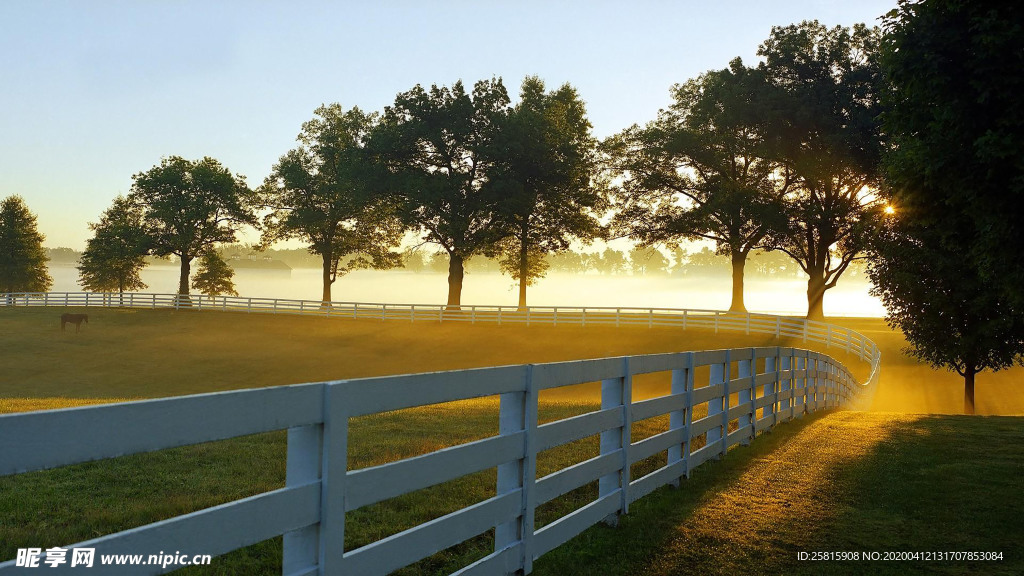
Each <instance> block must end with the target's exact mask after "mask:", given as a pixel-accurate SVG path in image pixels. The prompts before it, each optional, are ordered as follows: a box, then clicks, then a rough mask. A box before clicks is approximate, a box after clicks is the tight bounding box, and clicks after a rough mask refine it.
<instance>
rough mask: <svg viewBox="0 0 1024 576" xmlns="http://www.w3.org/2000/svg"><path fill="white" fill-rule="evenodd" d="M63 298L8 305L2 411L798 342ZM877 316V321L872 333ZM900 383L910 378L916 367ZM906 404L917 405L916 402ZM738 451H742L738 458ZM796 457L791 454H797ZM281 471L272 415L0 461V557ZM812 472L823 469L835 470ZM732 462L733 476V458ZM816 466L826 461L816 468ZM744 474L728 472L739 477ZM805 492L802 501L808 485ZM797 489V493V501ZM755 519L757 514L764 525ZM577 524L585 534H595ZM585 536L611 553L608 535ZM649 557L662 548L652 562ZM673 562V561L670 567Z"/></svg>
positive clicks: (483, 428)
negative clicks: (131, 449)
mask: <svg viewBox="0 0 1024 576" xmlns="http://www.w3.org/2000/svg"><path fill="white" fill-rule="evenodd" d="M63 311H64V310H56V309H14V310H12V309H0V346H2V347H0V350H4V351H5V352H2V353H0V363H2V365H3V367H4V370H3V372H2V373H0V413H2V412H17V411H26V410H36V409H51V408H57V407H65V406H75V405H82V404H89V403H102V402H109V401H120V400H123V399H129V398H144V397H160V396H171V395H179V394H189V393H197V392H208V391H216V390H227V389H236V388H249V387H258V386H269V385H277V384H292V383H297V382H304V381H322V380H332V379H341V378H353V377H363V376H378V375H386V374H399V373H410V372H423V371H431V370H447V369H457V368H468V367H476V366H491V365H501V364H517V363H526V362H547V361H559V360H570V359H578V358H594V357H605V356H614V355H625V354H641V353H653V352H673V351H680V350H699V349H714V348H727V347H739V346H770V345H777V344H778V345H793V346H800V345H801V343H800V342H799V341H798V340H791V341H784V342H781V343H780V342H776V341H775V340H774V339H773V338H771V337H766V336H744V335H743V334H727V333H723V334H718V335H716V334H714V333H711V332H707V331H687V332H684V331H681V330H679V329H668V328H657V329H647V328H639V327H630V328H614V327H598V328H595V327H586V328H582V327H565V326H559V327H551V326H531V327H524V326H507V325H506V326H493V325H476V326H473V325H466V324H458V325H453V324H444V325H437V324H433V323H417V324H411V323H410V324H406V323H402V322H375V321H365V320H363V321H350V320H341V319H322V318H302V317H289V316H256V315H254V316H249V315H245V314H237V313H216V312H194V311H181V312H174V311H145V310H100V309H90V310H88V313H89V314H90V320H91V323H90V324H89V325H88V326H83V330H82V332H81V333H79V334H75V333H74V332H68V333H61V332H60V330H59V325H58V322H57V321H56V320H57V318H58V317H59V312H63ZM850 323H851V324H853V326H852V327H854V328H856V329H858V330H862V331H864V332H866V333H869V336H870V337H872V338H875V339H876V341H877V342H879V344H880V345H882V346H883V355H884V358H886V362H887V364H885V365H884V366H885V370H888V369H889V368H888V362H893V363H894V366H895V367H897V368H900V369H906V370H909V371H911V373H912V374H916V376H908V378H909V377H916V378H917V380H916V384H914V385H916V386H917V387H918V388H920V389H922V390H924V389H925V388H926V387H927V385H928V382H929V378H932V377H934V375H935V374H936V373H935V372H933V371H931V370H928V369H926V368H922V367H919V366H915V365H913V364H911V363H907V362H906V359H905V357H902V356H900V355H899V354H898V350H899V347H900V346H901V345H902V343H901V338H899V337H898V336H896V335H893V334H892V333H891V332H889V331H888V330H887V329H885V328H884V325H883V324H882V323H881V321H878V320H867V321H865V320H853V321H850ZM872 330H874V331H875V332H877V333H870V331H872ZM816 348H817V349H822V350H823V348H822V347H816ZM831 352H833V353H834V352H835V350H831ZM837 356H838V357H839V358H840V359H843V360H844V361H845V362H847V364H848V365H849V366H850V367H851V368H852V369H854V370H855V372H856V373H858V374H859V375H861V376H863V375H864V374H866V371H865V367H864V366H863V365H862V364H860V363H859V362H857V361H856V360H854V359H853V358H846V357H845V356H843V355H842V354H837ZM901 358H902V360H901ZM885 370H883V386H882V390H880V391H879V394H878V395H877V396H876V398H878V399H881V401H889V400H886V399H887V396H886V394H887V393H888V392H887V390H888V388H887V387H890V386H892V387H895V386H898V385H899V383H896V382H887V381H886V380H885V378H886V371H885ZM705 371H706V369H705ZM702 378H706V375H704V374H703V373H701V372H698V379H699V380H700V379H702ZM634 384H635V397H636V398H638V399H639V398H644V397H650V396H655V395H660V394H664V393H666V392H667V391H668V382H667V379H666V378H664V377H661V378H658V377H639V378H637V379H636V381H635V383H634ZM983 386H984V384H983V383H981V382H979V407H982V406H991V404H985V402H986V401H984V400H981V398H984V397H985V395H986V394H988V393H989V392H990V390H986V389H985V388H984V387H983ZM905 387H906V389H907V390H912V389H913V386H911V385H906V386H905ZM551 392H554V393H551ZM597 392H598V387H597V386H595V385H589V386H577V387H571V388H568V389H565V390H561V391H547V392H545V393H544V394H542V397H541V400H542V406H541V414H540V418H541V421H550V420H554V419H559V418H564V417H567V416H571V415H574V414H578V413H581V412H583V411H587V410H592V409H594V407H595V406H596V403H595V402H596V400H597ZM924 393H925V394H930V392H927V391H926V392H924ZM1008 398H1009V399H1010V400H1009V402H1008V403H1007V404H1006V405H1005V406H1004V407H1006V408H1007V409H1008V410H1013V409H1014V408H1013V407H1014V406H1017V408H1016V411H1022V410H1021V409H1020V406H1024V401H1021V402H1020V404H1016V405H1015V404H1013V402H1016V401H1017V400H1014V397H1013V396H1008ZM907 405H908V406H909V407H913V404H907ZM664 420H665V419H664V418H662V419H652V420H651V421H649V422H646V423H642V424H638V425H636V426H635V427H634V430H633V436H634V440H637V439H640V438H643V437H646V436H648V435H651V434H654V433H657V432H658V431H661V430H664V429H665V426H666V422H665V421H664ZM799 429H800V424H793V425H791V426H788V427H783V428H782V429H780V431H777V432H775V433H774V434H773V435H769V436H768V437H762V439H759V440H758V443H759V444H758V443H755V445H758V446H762V448H760V449H758V450H756V451H751V452H750V454H765V453H770V454H771V456H770V458H769V457H767V456H765V461H770V460H777V461H779V462H781V463H789V462H790V461H791V460H793V459H792V458H791V453H790V451H789V450H788V449H786V450H783V451H781V452H777V454H776V451H777V449H778V448H779V447H780V446H782V441H783V440H784V439H785V438H786V434H787V432H785V431H784V430H790V431H792V430H799ZM496 432H497V401H496V399H494V398H485V399H479V400H469V401H463V402H457V403H450V404H447V405H442V406H428V407H422V408H417V409H411V410H403V411H399V412H392V413H387V414H380V415H372V416H368V417H364V418H359V419H356V420H355V421H353V423H352V434H351V436H350V462H349V466H350V467H351V468H361V467H364V466H372V465H377V464H380V463H384V462H389V461H393V460H397V459H400V458H405V457H409V456H413V455H416V454H420V453H423V452H426V451H431V450H436V449H438V448H441V447H444V446H450V445H454V444H458V443H462V442H467V441H471V440H475V439H478V438H482V437H486V436H489V435H491V434H494V433H496ZM822 433H827V434H832V433H835V434H837V435H838V436H837V438H838V437H841V436H842V434H843V433H845V431H844V430H831V429H825V430H816V431H815V433H814V435H811V436H808V441H807V442H806V444H807V446H808V449H810V450H812V451H813V450H815V449H816V448H817V446H818V445H819V444H820V446H821V447H822V450H824V451H825V453H826V456H827V455H829V454H831V451H832V450H835V449H848V450H852V449H853V448H854V447H855V446H856V445H864V443H865V442H868V439H867V437H865V438H862V441H861V442H860V444H858V443H857V442H853V443H852V444H851V446H847V447H844V446H840V445H838V444H837V443H839V441H838V440H835V441H833V440H828V439H825V440H823V439H822V437H821V436H820V434H822ZM801 434H802V433H801ZM860 434H867V433H866V432H861V433H860ZM833 444H837V445H835V446H833ZM765 447H767V448H765ZM596 450H597V438H596V437H592V438H589V439H585V440H583V441H580V442H576V443H573V444H572V445H569V446H565V447H561V448H559V449H555V450H550V451H547V452H545V453H543V454H542V455H541V456H540V457H539V459H538V472H539V473H540V474H541V475H543V474H545V473H548V472H550V471H553V470H555V469H558V468H561V467H564V466H566V465H570V464H572V463H575V462H579V461H582V460H584V459H586V458H589V457H591V456H593V455H596ZM745 452H746V451H743V450H739V451H734V452H732V453H730V456H729V458H728V459H726V461H725V462H723V463H719V464H714V465H712V466H711V468H712V470H714V469H715V468H716V467H717V468H718V469H719V470H720V471H721V470H723V468H722V466H723V465H724V466H725V468H724V470H725V471H726V472H728V471H729V470H733V468H732V467H734V466H740V467H746V466H749V465H751V461H749V460H747V459H745V458H746V457H744V456H742V454H744V453H745ZM733 454H735V455H736V456H734V455H733ZM787 454H789V455H787ZM851 454H852V453H851ZM832 456H835V455H832ZM832 456H830V457H832ZM760 457H761V456H758V458H760ZM835 457H838V456H835ZM734 460H735V461H736V462H737V464H727V463H728V462H732V461H734ZM794 462H796V463H797V464H798V463H799V459H797V460H795V461H794ZM656 464H657V463H656V462H653V461H652V462H644V463H638V464H637V465H636V469H635V470H634V477H636V476H638V475H640V474H642V473H644V471H645V470H650V469H652V468H653V466H655V465H656ZM283 472H284V434H283V433H272V434H266V435H258V436H253V437H247V438H239V439H233V440H228V441H224V442H217V443H211V444H205V445H201V446H196V447H185V448H180V449H173V450H165V451H161V452H158V453H154V454H141V455H136V456H129V457H125V458H118V459H114V460H111V461H105V462H100V463H89V464H83V465H78V466H72V467H67V468H65V469H59V470H54V471H45V472H39V473H33V474H27V475H20V476H15V477H7V478H0V531H2V533H0V542H2V543H3V545H2V546H0V558H6V557H11V556H12V554H13V550H14V549H15V548H17V547H18V546H22V547H24V546H38V545H44V546H50V545H56V544H66V543H70V542H74V541H78V540H82V539H85V538H90V537H94V536H96V535H98V534H105V533H110V532H115V531H118V530H122V529H126V528H130V527H133V526H138V525H141V524H145V523H148V522H152V521H155V520H158V519H160V518H166V517H170V516H174V515H178V514H182V513H186V512H189V511H192V510H197V509H201V508H205V507H209V506H212V505H216V504H219V503H222V502H225V501H229V500H233V499H237V498H241V497H244V496H248V495H251V494H255V493H259V492H263V491H267V490H271V489H274V488H276V487H279V486H280V485H281V484H282V483H283V481H284V477H283ZM811 472H813V474H826V472H827V470H826V469H818V470H816V471H814V470H812V471H811ZM811 472H806V471H805V473H811ZM750 474H752V475H753V476H751V478H750V481H752V482H754V483H765V482H766V483H768V484H769V485H771V484H772V483H773V482H776V483H782V484H785V485H788V484H794V485H795V486H800V485H801V484H800V482H799V481H797V480H799V479H798V478H796V479H792V478H789V479H787V478H776V477H774V476H771V475H769V474H768V473H767V472H764V471H760V472H758V471H756V470H754V469H753V468H751V472H750ZM718 476H720V474H719V473H714V474H711V475H710V476H706V475H705V472H704V469H703V468H702V469H701V470H699V471H698V475H697V476H696V477H695V479H694V480H691V481H690V482H688V483H687V484H686V485H687V486H688V487H689V489H688V490H686V491H677V492H676V493H683V492H686V493H688V494H695V495H696V496H700V497H703V496H701V495H702V494H703V491H704V490H705V488H704V487H705V486H708V485H709V484H702V482H704V481H702V480H700V478H705V479H706V478H717V477H718ZM826 476H827V474H826ZM723 477H724V478H729V475H728V474H726V475H725V476H723ZM813 477H814V478H815V479H818V476H813ZM823 477H825V476H823ZM789 480H792V482H789ZM493 486H494V472H493V470H491V471H484V472H482V473H480V474H477V475H474V476H472V477H469V478H464V479H460V480H456V481H453V482H449V483H446V484H443V485H440V486H437V487H433V488H428V489H426V490H423V491H420V492H417V493H414V494H411V495H407V496H404V497H401V498H396V499H393V500H391V501H388V502H385V503H381V504H378V505H374V506H372V507H368V508H366V509H363V510H359V511H356V512H354V513H352V515H351V517H350V526H349V527H348V528H347V530H346V535H347V544H348V545H349V547H351V546H355V545H359V544H362V543H366V542H369V541H372V540H375V539H378V538H380V537H382V536H386V535H387V534H392V533H394V532H396V531H398V530H401V529H402V528H405V527H408V526H412V525H415V524H416V523H419V522H422V521H424V520H428V519H430V518H435V517H437V516H439V515H441V514H444V513H446V512H449V511H451V510H454V509H457V508H460V507H462V506H465V505H466V504H468V503H472V502H474V501H479V500H482V499H484V498H486V497H488V495H491V494H493V489H494V488H493ZM733 489H735V487H730V488H729V490H733ZM595 493H596V487H595V486H587V487H584V488H582V489H580V490H578V491H575V492H573V493H570V494H568V495H566V496H564V497H562V498H561V499H560V500H559V501H556V502H553V503H552V504H548V505H546V506H545V507H542V508H541V509H540V510H539V511H538V522H539V525H543V524H545V523H546V522H548V521H550V520H551V519H553V518H555V517H558V516H560V515H562V514H564V513H566V512H567V511H569V510H572V509H574V508H576V507H578V506H580V505H582V503H585V502H587V501H589V500H590V499H592V498H593V496H594V494H595ZM809 493H810V492H806V491H805V492H800V491H799V490H797V491H795V492H792V493H791V494H790V493H787V494H788V496H786V497H787V498H794V499H797V498H804V499H806V498H808V497H810V496H808V494H809ZM747 496H748V497H749V498H746V499H744V498H739V497H737V498H731V497H730V498H729V502H728V504H729V506H727V508H730V509H731V508H738V507H741V506H743V505H744V504H745V503H746V506H747V507H748V508H749V507H750V506H751V504H750V502H757V501H758V500H757V499H758V498H759V496H758V492H757V491H756V490H755V491H753V492H750V493H747ZM653 498H654V500H653V502H659V501H660V500H658V499H659V498H662V496H655V497H653ZM644 502H646V501H644ZM770 502H772V503H774V502H775V500H771V501H770ZM798 502H799V503H803V504H806V502H805V500H798ZM54 503H56V505H55V504H54ZM765 505H768V504H765ZM637 506H638V510H643V509H644V507H645V506H650V505H649V504H645V503H643V502H642V503H640V504H638V505H637ZM756 506H763V505H761V504H757V505H756ZM768 506H769V508H770V505H768ZM783 507H784V508H785V506H784V503H783ZM792 507H793V504H792V503H791V504H790V507H789V508H792ZM812 510H818V509H812ZM762 512H763V514H762V515H763V516H765V520H764V521H765V522H767V521H768V520H769V519H771V518H773V517H778V518H782V517H783V516H779V515H775V516H773V515H772V514H770V510H762ZM724 513H725V512H723V511H722V510H718V511H715V510H713V509H709V510H708V511H707V512H706V515H705V516H702V518H704V519H705V521H706V522H707V525H708V526H709V527H710V526H712V525H714V524H715V518H717V517H718V516H716V515H717V514H724ZM762 529H763V528H756V529H755V528H751V530H755V532H756V530H762ZM747 534H748V535H749V533H747ZM698 536H699V534H698ZM582 541H583V542H584V545H585V543H586V542H587V541H588V538H584V539H583V540H582ZM489 542H490V541H489V540H488V537H487V536H484V537H482V538H478V539H475V540H473V541H470V542H469V543H467V544H466V545H463V546H461V547H457V548H456V549H453V550H451V551H448V552H446V553H441V554H439V555H437V556H435V557H433V558H431V559H428V560H427V561H425V562H424V563H422V564H421V565H419V566H417V567H414V568H411V569H409V570H407V571H406V573H411V574H415V573H434V572H438V571H445V570H448V571H450V570H452V569H454V568H455V567H457V566H459V565H461V564H462V563H464V561H465V560H466V559H467V558H468V559H472V558H475V557H479V556H480V555H482V554H485V553H486V552H487V550H488V549H489V546H490V544H489ZM790 544H791V542H790ZM784 545H788V544H786V542H783V545H780V549H781V547H784ZM641 548H642V547H641ZM581 554H582V555H583V556H587V554H596V555H598V556H600V555H602V554H603V551H602V550H598V551H596V552H581ZM667 561H668V560H666V562H667ZM215 564H217V565H218V566H219V567H216V566H215V567H214V568H215V570H213V572H211V573H216V572H218V571H219V572H221V573H247V574H258V573H268V574H270V573H275V572H277V571H279V566H280V541H279V540H277V541H270V542H267V543H262V544H259V545H256V546H253V547H249V548H247V549H244V550H242V551H239V552H236V553H233V554H231V555H229V556H228V557H226V558H223V559H219V560H218V561H217V562H216V563H215ZM627 564H628V563H625V564H622V565H624V566H625V565H627ZM651 568H653V566H649V567H648V568H645V569H651ZM666 570H669V572H670V573H672V570H674V568H671V567H669V568H666ZM549 573H561V572H557V571H556V572H549ZM577 573H580V574H585V573H592V572H586V571H584V572H577ZM620 573H627V574H628V573H631V572H629V571H628V570H627V571H625V572H620Z"/></svg>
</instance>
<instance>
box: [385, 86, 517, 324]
mask: <svg viewBox="0 0 1024 576" xmlns="http://www.w3.org/2000/svg"><path fill="white" fill-rule="evenodd" d="M508 114H509V98H508V93H507V92H506V90H505V86H504V85H503V84H502V82H501V79H493V80H490V81H480V82H477V83H476V85H475V86H474V88H473V92H472V94H469V93H467V92H466V90H465V89H464V87H463V85H462V82H456V83H455V84H454V85H452V86H451V87H450V88H449V87H438V86H436V85H434V86H432V87H431V88H430V90H426V89H424V88H423V87H422V86H419V85H417V86H416V87H415V88H413V89H412V90H410V91H408V92H403V93H401V94H399V95H398V96H397V97H396V98H395V103H394V104H393V105H392V106H388V107H387V108H386V109H385V111H384V115H383V117H382V119H381V122H380V124H379V125H378V127H377V129H375V130H374V133H373V136H372V137H371V140H370V145H369V147H370V148H371V149H372V150H373V152H374V154H375V157H376V159H377V161H378V163H379V164H380V165H381V166H382V167H383V168H384V170H385V173H386V174H385V176H384V178H383V180H382V182H383V186H384V187H385V188H386V190H387V191H388V193H389V195H390V196H392V197H393V198H395V199H396V200H398V201H399V202H400V204H401V213H402V216H403V219H404V221H405V222H406V223H407V224H408V225H410V226H413V227H416V228H418V229H420V230H422V231H423V234H424V235H423V239H424V240H426V241H428V242H432V243H435V244H438V245H439V246H441V248H443V249H444V251H445V252H446V253H447V254H448V300H447V302H448V306H450V307H452V308H458V306H459V305H460V303H461V300H462V282H463V276H464V273H465V269H464V265H465V261H466V260H467V259H469V258H470V257H471V256H474V255H477V254H484V255H494V254H495V253H496V252H497V249H498V243H499V242H500V241H501V240H502V239H503V238H504V237H506V236H507V233H506V231H505V229H504V228H503V223H502V221H501V220H500V219H499V218H498V215H499V207H500V203H499V200H500V199H501V195H500V193H499V192H498V191H497V190H496V188H498V187H497V186H495V175H496V172H497V169H498V163H499V161H500V160H501V154H500V150H499V149H498V146H497V145H496V141H497V138H498V136H499V134H500V131H501V129H502V127H503V126H504V124H505V123H506V119H507V117H508Z"/></svg>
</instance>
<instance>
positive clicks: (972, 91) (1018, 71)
mask: <svg viewBox="0 0 1024 576" xmlns="http://www.w3.org/2000/svg"><path fill="white" fill-rule="evenodd" d="M883 25H884V28H885V32H886V34H885V42H884V46H883V48H884V56H883V64H884V72H885V79H886V83H887V85H888V86H889V87H890V89H889V90H888V91H887V92H885V93H884V95H883V96H884V102H885V106H886V109H887V112H886V129H887V133H888V134H889V139H890V146H889V153H888V157H887V162H886V164H887V168H888V170H887V175H888V177H889V179H890V180H891V182H892V185H893V188H894V203H895V205H896V206H897V208H901V209H902V207H903V206H904V205H909V206H912V207H913V209H914V212H915V214H917V218H921V219H926V220H929V221H931V220H936V221H938V220H939V219H941V218H942V217H943V215H944V214H945V213H948V212H950V211H952V212H955V213H957V214H960V215H962V216H963V219H962V220H961V221H960V222H959V228H958V229H956V230H951V231H950V232H951V234H950V236H949V237H948V238H947V237H944V236H939V237H938V238H937V239H936V240H937V241H939V242H941V243H942V244H943V246H946V247H947V248H948V249H954V248H955V249H956V250H959V251H961V252H965V253H966V254H965V258H964V259H965V261H966V260H970V261H973V262H977V263H978V265H979V266H980V273H981V274H982V275H983V276H984V277H985V278H986V279H987V280H988V281H989V282H992V283H994V284H996V285H998V286H999V287H1000V289H1001V290H1002V291H1003V293H1004V297H1005V298H1007V299H1009V300H1010V301H1013V302H1014V303H1015V306H1014V310H1015V311H1016V313H1022V311H1024V290H1021V289H1020V287H1021V285H1024V262H1021V260H1020V258H1017V257H1016V256H1017V252H1019V251H1020V250H1021V248H1022V247H1024V201H1022V200H1024V157H1022V155H1021V153H1020V151H1021V150H1022V149H1024V98H1022V96H1021V95H1022V94H1024V5H1022V4H1020V3H1017V2H1007V1H1001V2H963V1H959V0H929V1H928V2H907V1H906V0H902V1H901V2H900V3H899V7H898V8H897V9H896V10H893V11H892V12H890V13H889V14H888V15H887V17H886V18H885V19H884V24H883ZM963 234H966V237H964V236H962V235H963Z"/></svg>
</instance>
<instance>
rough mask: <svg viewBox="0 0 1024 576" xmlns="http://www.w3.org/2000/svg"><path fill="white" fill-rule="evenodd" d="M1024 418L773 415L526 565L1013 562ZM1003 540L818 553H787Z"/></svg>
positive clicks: (600, 569)
mask: <svg viewBox="0 0 1024 576" xmlns="http://www.w3.org/2000/svg"><path fill="white" fill-rule="evenodd" d="M1022 440H1024V419H1021V418H977V417H955V416H938V417H934V416H933V417H924V416H909V415H893V414H866V413H859V412H833V413H827V414H824V415H817V416H810V417H805V418H804V419H803V420H801V421H797V422H793V423H790V424H787V425H784V426H780V427H778V428H776V429H775V430H774V431H773V432H772V433H771V434H767V435H764V436H761V437H760V438H758V439H757V440H756V441H755V442H754V443H753V444H752V445H751V446H750V447H749V448H746V449H738V450H734V451H731V452H730V453H729V455H728V457H727V458H725V459H723V460H721V461H718V462H711V463H708V464H707V465H705V466H702V467H701V468H699V469H697V470H695V471H694V473H693V477H692V478H691V479H690V480H689V481H685V482H684V483H683V485H682V487H681V488H680V489H668V488H666V489H662V490H659V491H657V492H655V493H654V494H652V495H651V496H649V497H647V498H645V499H642V500H640V501H639V502H637V503H635V504H634V505H633V506H632V508H631V511H630V514H629V515H628V516H627V517H625V518H623V519H622V522H621V523H620V526H619V528H615V529H613V528H608V527H606V526H596V527H594V528H591V529H590V530H588V531H587V532H585V533H583V534H582V535H581V536H580V537H578V538H577V539H576V540H574V541H572V542H570V543H568V544H567V545H565V546H563V547H561V548H559V549H557V550H555V551H552V552H551V553H550V554H548V555H546V556H545V557H544V558H541V559H540V560H538V562H537V564H536V570H535V572H534V573H535V574H540V575H555V574H557V575H568V574H579V575H585V574H608V575H614V574H622V575H632V574H794V573H795V574H823V573H828V574H864V573H871V574H906V573H915V572H916V573H921V572H927V573H941V574H961V573H968V572H981V573H985V574H1020V573H1024V563H1022V558H1021V554H1020V553H1019V548H1020V546H1019V543H1020V542H1021V541H1022V537H1024V529H1022V528H1021V526H1020V523H1019V522H1017V521H1016V520H1018V519H1019V518H1020V516H1021V513H1022V512H1024V505H1022V504H1021V503H1020V493H1021V492H1020V486H1021V481H1020V478H1021V476H1022V473H1024V442H1022ZM814 551H829V552H837V551H848V552H860V553H861V554H863V553H864V552H879V553H882V554H884V553H885V552H915V551H920V552H929V551H930V552H935V551H942V552H956V551H962V552H971V551H974V552H1002V553H1003V560H1002V561H995V562H991V561H990V562H977V561H976V562H968V561H963V560H960V561H946V560H942V561H924V560H919V561H913V560H910V561H890V562H884V561H871V562H868V561H864V560H860V561H849V562H837V561H823V562H810V561H801V560H799V559H798V556H797V554H798V552H814Z"/></svg>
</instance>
